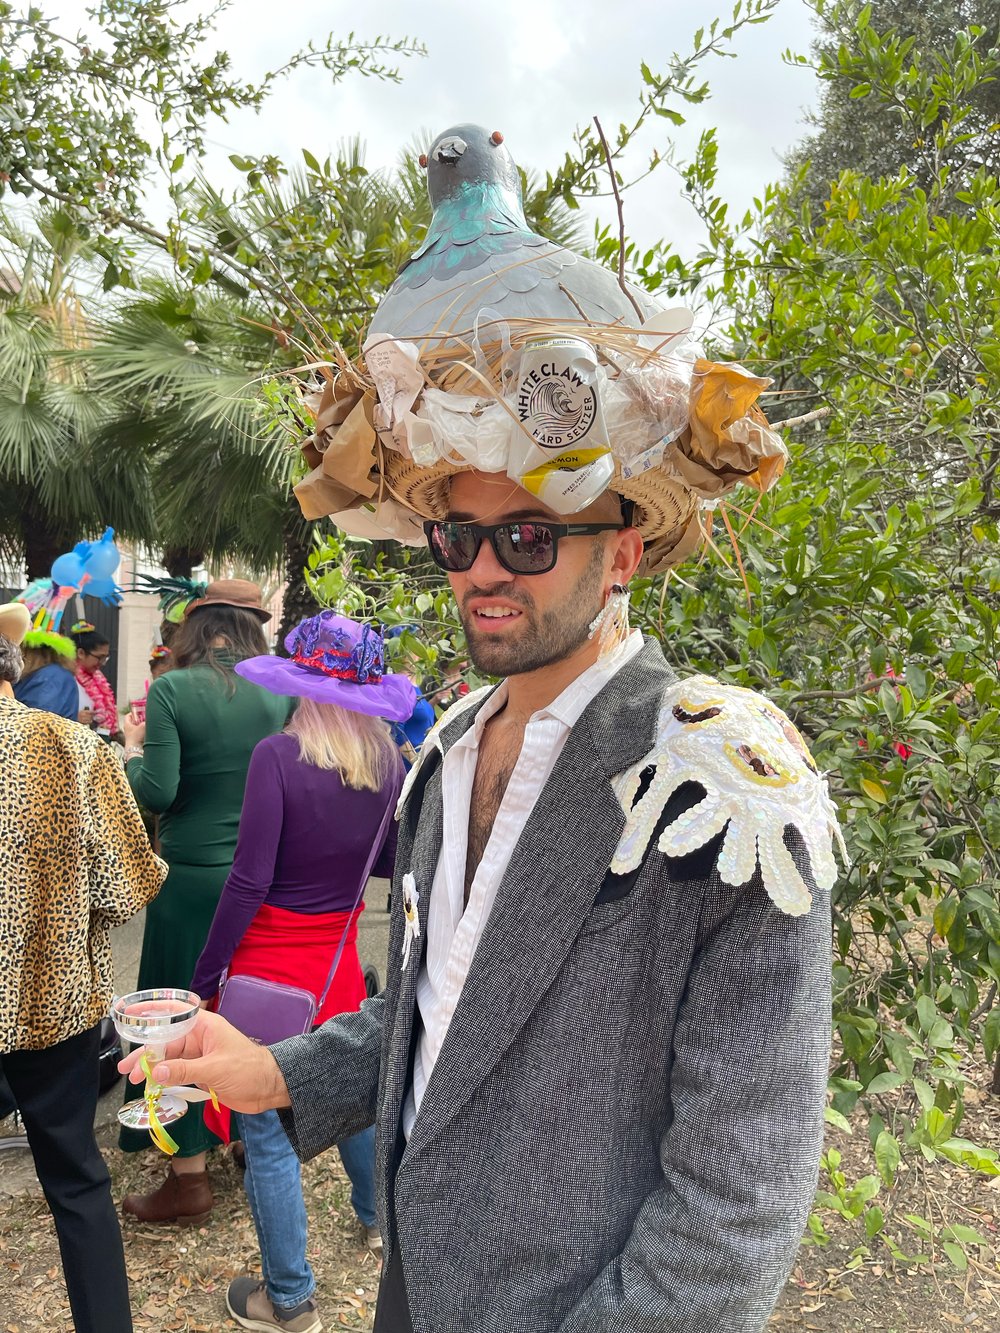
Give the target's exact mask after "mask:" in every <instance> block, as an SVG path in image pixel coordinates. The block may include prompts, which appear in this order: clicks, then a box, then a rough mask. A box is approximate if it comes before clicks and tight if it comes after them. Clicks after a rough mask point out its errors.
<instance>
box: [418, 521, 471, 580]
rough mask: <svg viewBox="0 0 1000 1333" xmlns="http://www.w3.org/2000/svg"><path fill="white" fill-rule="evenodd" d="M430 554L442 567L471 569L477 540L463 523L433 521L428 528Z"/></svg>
mask: <svg viewBox="0 0 1000 1333" xmlns="http://www.w3.org/2000/svg"><path fill="white" fill-rule="evenodd" d="M430 546H431V554H432V555H433V557H434V559H435V560H436V561H437V563H438V564H439V565H440V566H441V568H442V569H448V570H451V571H452V573H458V572H459V571H461V570H465V569H471V568H472V562H473V561H474V560H475V558H476V552H477V551H478V550H479V541H478V538H477V537H476V534H475V533H474V532H471V531H470V529H469V527H468V524H465V523H435V524H434V526H433V527H432V528H431V529H430Z"/></svg>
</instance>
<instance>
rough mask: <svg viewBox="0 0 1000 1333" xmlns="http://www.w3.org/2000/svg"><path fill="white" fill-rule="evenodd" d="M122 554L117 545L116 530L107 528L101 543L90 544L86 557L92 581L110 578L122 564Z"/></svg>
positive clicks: (85, 560)
mask: <svg viewBox="0 0 1000 1333" xmlns="http://www.w3.org/2000/svg"><path fill="white" fill-rule="evenodd" d="M121 558H122V557H121V552H120V551H119V550H118V547H117V546H116V545H115V530H114V528H107V529H106V531H105V533H104V536H103V537H102V538H101V540H100V541H99V542H91V543H90V552H89V554H88V555H86V556H85V557H84V562H85V564H86V568H87V573H88V574H89V575H90V577H91V578H92V579H100V578H109V577H110V576H111V575H112V574H113V573H114V572H115V570H116V569H117V568H118V566H119V564H120V563H121Z"/></svg>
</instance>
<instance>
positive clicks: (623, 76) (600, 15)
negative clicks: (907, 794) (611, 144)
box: [212, 0, 815, 246]
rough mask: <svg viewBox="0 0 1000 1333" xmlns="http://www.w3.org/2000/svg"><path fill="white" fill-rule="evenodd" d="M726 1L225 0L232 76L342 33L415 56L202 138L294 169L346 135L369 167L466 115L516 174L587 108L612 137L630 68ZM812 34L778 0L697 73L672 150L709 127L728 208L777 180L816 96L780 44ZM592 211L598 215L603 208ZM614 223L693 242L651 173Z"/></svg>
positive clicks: (539, 162) (800, 15)
mask: <svg viewBox="0 0 1000 1333" xmlns="http://www.w3.org/2000/svg"><path fill="white" fill-rule="evenodd" d="M731 2H732V0H716V3H715V4H713V3H712V0H709V3H708V4H705V3H704V0H702V3H696V4H694V5H692V4H690V3H681V0H499V2H497V3H484V0H429V3H425V4H422V5H415V4H413V3H412V2H411V3H406V2H405V0H380V2H377V3H373V4H369V5H366V6H361V5H357V4H344V3H341V2H340V0H334V3H328V4H316V3H309V0H306V3H301V0H300V3H298V4H288V5H287V6H285V7H280V6H278V5H275V4H274V3H272V2H271V0H268V2H267V3H262V2H261V0H236V3H235V4H234V5H233V7H232V9H231V10H230V11H229V12H228V13H227V14H226V15H225V16H224V17H223V19H222V21H221V23H220V28H219V31H220V37H221V38H222V43H221V44H222V45H223V46H224V47H225V48H226V49H227V50H229V52H230V53H231V55H232V56H233V59H234V63H235V68H236V69H237V70H238V71H240V72H241V73H243V72H246V73H247V74H249V73H250V71H254V72H255V73H256V72H258V71H261V70H263V69H266V68H268V67H269V65H271V66H273V64H274V63H275V62H276V60H277V59H278V57H279V55H283V54H284V53H285V52H287V51H290V50H292V49H293V48H295V47H297V46H299V45H302V44H304V43H305V42H306V41H307V40H308V39H309V38H310V36H313V37H318V36H322V35H324V34H325V33H326V32H327V31H328V30H332V31H334V32H335V33H336V34H337V35H338V37H342V36H346V34H347V32H349V31H350V30H351V29H352V28H353V29H354V31H355V32H356V33H357V34H358V36H363V37H371V36H374V35H375V34H376V33H389V34H392V35H393V36H396V37H401V36H408V37H414V38H418V39H419V40H420V41H422V42H424V44H425V45H426V46H427V49H428V54H427V55H426V56H425V57H422V58H417V57H414V58H411V59H409V60H406V61H405V62H403V81H402V83H401V84H399V85H393V84H389V83H378V82H376V81H374V80H369V79H360V78H350V79H347V80H345V81H344V82H342V83H341V84H339V85H337V86H335V87H330V85H329V82H328V80H326V79H325V78H324V77H323V76H322V75H321V74H313V73H311V72H310V73H307V74H305V75H296V76H295V78H294V79H293V80H292V81H290V82H289V84H288V85H287V86H285V87H283V88H282V89H281V90H280V91H279V92H278V93H277V94H276V95H275V97H274V99H273V101H272V102H270V103H268V106H267V108H266V109H265V110H264V112H263V113H262V114H261V115H260V116H252V115H247V116H242V115H241V116H240V117H239V118H236V119H234V120H233V121H232V122H231V123H230V124H229V125H228V126H221V125H220V126H219V127H218V129H217V131H215V132H213V135H212V138H213V140H214V142H215V143H216V144H220V145H225V147H226V148H227V149H229V150H230V151H233V150H235V151H243V152H245V151H247V150H248V148H249V147H250V146H253V147H255V148H256V149H257V150H258V151H273V152H276V153H277V154H278V155H279V156H282V157H284V158H286V160H289V161H292V160H295V159H296V158H298V157H299V152H300V149H301V148H302V146H307V147H309V148H310V149H311V151H312V152H314V153H315V154H316V155H317V156H318V157H320V158H321V159H322V157H324V156H325V155H326V151H327V150H328V149H330V148H332V147H334V146H335V145H336V143H337V141H338V140H339V139H341V138H342V137H346V136H349V135H351V134H354V133H359V134H361V135H362V137H363V138H364V139H365V140H366V141H367V144H368V159H367V160H368V164H369V166H373V167H376V166H391V165H392V164H393V163H394V162H395V160H396V158H397V155H398V153H399V151H400V148H401V147H402V146H403V145H405V144H407V143H408V142H409V141H410V139H411V138H412V136H413V135H414V134H415V133H416V132H418V131H420V130H427V131H429V133H431V134H434V135H436V134H438V133H440V131H441V130H443V129H445V128H446V127H447V126H449V125H453V124H456V123H460V122H462V121H472V122H475V123H479V124H483V125H487V126H488V128H490V129H499V130H501V131H502V132H503V134H504V136H505V138H506V141H507V145H508V147H509V148H510V150H511V152H512V154H513V155H514V158H515V160H516V161H518V162H519V163H520V164H521V165H522V166H524V167H527V168H535V169H537V170H539V171H544V170H545V169H546V168H549V169H552V168H553V167H555V166H556V165H558V164H559V163H561V161H562V158H563V154H564V153H565V152H566V150H567V148H568V147H569V145H570V142H571V138H572V134H573V130H574V129H575V127H576V126H578V125H581V124H583V123H586V122H588V121H589V120H590V118H591V117H592V116H594V115H597V116H599V117H600V119H601V122H602V124H603V125H604V127H605V129H606V130H611V129H614V127H616V126H617V125H618V124H619V122H621V121H627V120H629V119H630V118H632V117H634V115H635V114H636V112H637V110H638V93H639V88H640V75H639V65H640V63H641V62H642V61H646V63H647V64H648V65H649V66H650V67H651V68H652V69H653V70H654V71H655V72H660V71H662V70H664V69H665V68H666V65H667V61H668V60H669V57H670V55H671V53H672V52H673V51H675V50H676V51H679V52H681V53H682V54H686V53H687V52H688V51H690V49H691V44H692V39H693V35H694V31H695V29H696V28H697V26H698V25H699V24H701V23H705V22H707V21H710V20H711V18H712V17H713V16H715V15H716V14H719V13H725V14H728V13H729V12H731ZM278 13H281V15H282V19H281V22H280V23H278V22H276V18H275V16H276V15H277V14H278ZM811 31H812V29H811V26H810V11H809V9H808V8H807V6H806V4H805V3H804V2H803V0H781V3H780V4H779V5H778V8H777V11H776V13H775V15H774V17H773V18H772V19H771V20H769V22H767V23H764V24H758V25H754V26H752V27H747V28H745V29H743V31H742V32H741V33H740V34H739V35H738V37H737V48H736V49H737V50H738V52H739V56H738V59H736V60H720V59H713V60H711V61H709V62H707V63H706V64H705V65H704V66H703V68H704V71H705V74H704V77H707V78H708V79H709V80H710V82H711V85H712V99H711V101H710V102H708V103H707V104H705V105H703V106H701V107H695V108H691V109H690V118H691V124H690V126H685V127H684V129H683V130H681V131H680V132H679V133H678V141H679V143H680V145H681V147H682V149H684V150H691V151H693V147H694V144H695V143H696V141H697V136H698V134H699V133H700V132H701V130H702V129H704V128H705V127H706V126H708V125H716V126H717V127H718V130H719V140H720V168H721V171H720V183H721V187H722V193H723V194H724V196H725V197H726V198H728V199H729V200H731V202H732V204H733V206H734V207H740V208H741V209H742V208H743V207H745V206H746V204H748V203H749V201H750V200H751V199H752V198H753V196H754V194H755V193H756V192H757V191H759V190H760V189H761V187H762V186H763V185H764V184H765V183H766V182H767V181H769V180H772V179H774V178H775V177H776V176H777V175H778V174H779V172H780V162H779V158H780V155H781V154H782V153H783V152H784V151H785V150H786V149H787V148H788V147H789V146H790V145H791V144H793V143H794V142H795V141H796V140H797V139H798V138H800V137H801V135H802V133H803V126H802V113H803V110H804V109H805V108H807V107H808V106H810V105H811V104H812V102H813V99H814V95H815V89H814V79H813V75H812V74H811V72H810V71H809V70H805V69H802V68H798V69H793V68H789V67H788V66H786V65H785V64H784V63H783V62H782V53H783V52H784V51H785V50H786V48H789V47H791V48H792V49H794V50H797V51H803V52H804V51H806V50H807V49H808V45H809V40H810V35H811ZM677 105H678V109H680V110H683V111H684V114H686V115H687V114H688V110H687V109H685V108H683V107H682V106H681V104H679V103H678V104H677ZM669 129H670V127H669V122H667V121H666V120H662V119H658V120H657V121H656V122H655V124H653V125H651V126H650V127H649V129H648V130H647V131H646V132H645V134H644V137H643V139H642V141H641V147H642V153H641V156H642V157H648V154H649V153H650V152H651V151H652V149H653V148H654V147H655V146H657V145H659V146H660V147H661V149H662V148H663V147H665V145H666V143H667V142H668V140H667V138H666V135H667V132H668V130H669ZM221 156H222V157H223V160H225V155H224V154H221ZM299 160H301V159H299ZM227 166H228V164H227ZM603 207H604V208H606V209H608V212H607V214H606V220H608V221H610V220H611V218H612V217H613V215H614V214H613V203H610V202H609V204H608V205H603ZM626 225H627V227H628V230H629V233H630V234H631V235H633V236H635V237H636V239H637V240H639V241H640V242H641V243H648V242H649V241H651V240H653V239H655V238H656V237H658V236H676V237H677V239H678V241H679V242H680V243H681V244H689V245H691V246H694V245H696V243H697V237H698V234H699V229H698V226H697V223H696V221H695V220H694V219H693V218H692V217H691V215H690V210H689V209H688V208H687V207H686V206H685V205H683V204H682V203H681V202H680V200H679V198H678V191H677V187H676V177H675V176H674V175H673V174H672V173H669V172H668V171H666V170H664V169H662V168H661V169H660V170H659V171H657V172H656V173H655V174H654V175H653V176H652V177H651V178H650V180H649V181H648V182H646V183H644V185H643V186H642V187H640V188H637V189H636V190H635V191H634V192H633V193H632V195H631V196H628V197H627V203H626Z"/></svg>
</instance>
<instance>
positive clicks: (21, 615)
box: [0, 602, 31, 643]
mask: <svg viewBox="0 0 1000 1333" xmlns="http://www.w3.org/2000/svg"><path fill="white" fill-rule="evenodd" d="M30 628H31V613H30V612H29V611H28V608H27V607H26V606H25V605H24V603H23V602H4V603H3V605H2V606H0V634H2V635H3V636H4V638H5V639H10V641H11V643H21V642H22V640H23V639H24V636H25V635H26V634H27V632H28V630H29V629H30Z"/></svg>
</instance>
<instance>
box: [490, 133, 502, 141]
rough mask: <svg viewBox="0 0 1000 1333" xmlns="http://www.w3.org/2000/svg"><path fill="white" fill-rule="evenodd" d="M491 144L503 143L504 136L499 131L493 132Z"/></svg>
mask: <svg viewBox="0 0 1000 1333" xmlns="http://www.w3.org/2000/svg"><path fill="white" fill-rule="evenodd" d="M490 142H491V143H495V144H502V143H503V135H502V134H501V133H500V131H499V130H494V131H493V133H492V134H491V135H490Z"/></svg>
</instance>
